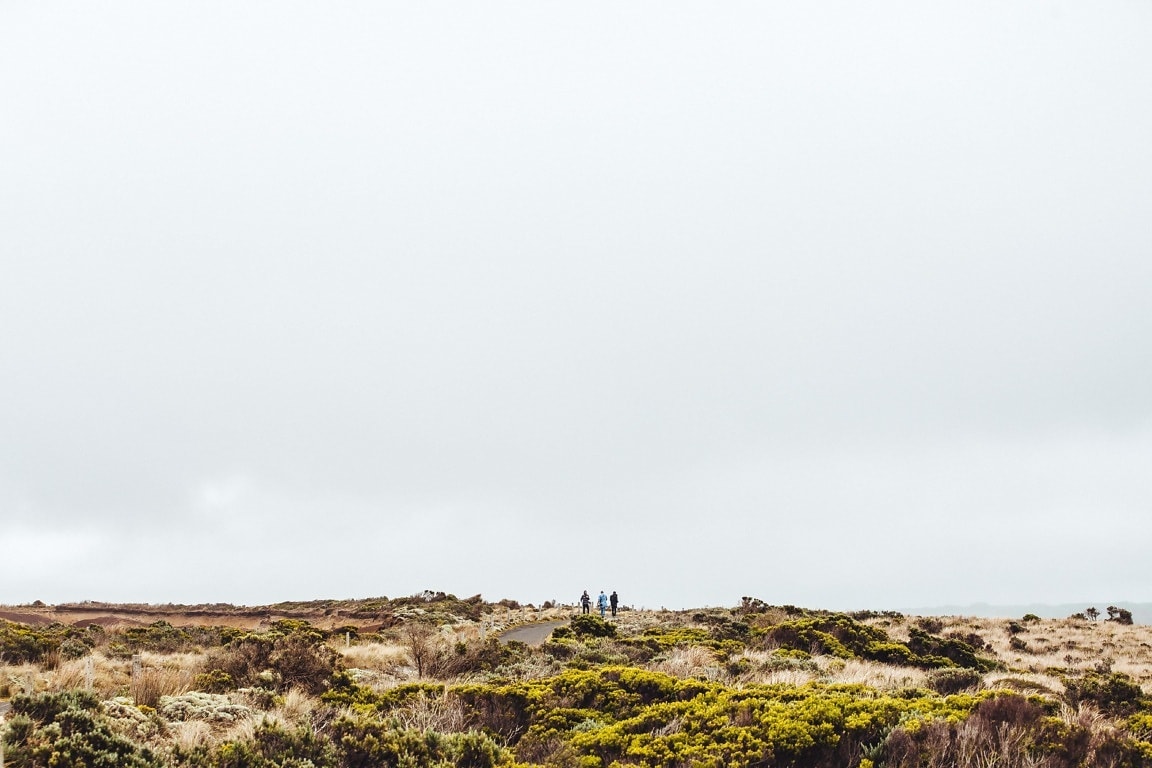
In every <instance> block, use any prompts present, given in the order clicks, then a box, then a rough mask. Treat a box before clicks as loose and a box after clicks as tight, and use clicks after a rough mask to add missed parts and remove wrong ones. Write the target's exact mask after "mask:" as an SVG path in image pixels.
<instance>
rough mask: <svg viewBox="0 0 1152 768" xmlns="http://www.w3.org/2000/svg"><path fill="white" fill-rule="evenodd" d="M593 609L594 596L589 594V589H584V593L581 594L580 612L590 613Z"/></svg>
mask: <svg viewBox="0 0 1152 768" xmlns="http://www.w3.org/2000/svg"><path fill="white" fill-rule="evenodd" d="M591 611H592V598H591V597H589V596H588V590H584V594H582V595H580V613H590V612H591Z"/></svg>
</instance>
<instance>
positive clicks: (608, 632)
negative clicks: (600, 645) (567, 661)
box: [552, 613, 616, 638]
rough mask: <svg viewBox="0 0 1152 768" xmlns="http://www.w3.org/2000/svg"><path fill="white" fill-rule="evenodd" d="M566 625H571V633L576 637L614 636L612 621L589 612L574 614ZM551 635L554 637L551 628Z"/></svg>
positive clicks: (614, 630) (614, 629)
mask: <svg viewBox="0 0 1152 768" xmlns="http://www.w3.org/2000/svg"><path fill="white" fill-rule="evenodd" d="M568 626H569V627H571V629H572V633H573V634H574V635H575V636H576V637H578V638H585V637H615V636H616V625H615V624H614V623H612V622H610V621H605V620H604V619H602V618H600V617H599V616H594V615H592V614H591V613H583V614H580V615H579V616H574V617H573V618H572V622H571V623H570V624H569V625H568ZM552 635H553V637H555V635H556V632H555V630H553V632H552Z"/></svg>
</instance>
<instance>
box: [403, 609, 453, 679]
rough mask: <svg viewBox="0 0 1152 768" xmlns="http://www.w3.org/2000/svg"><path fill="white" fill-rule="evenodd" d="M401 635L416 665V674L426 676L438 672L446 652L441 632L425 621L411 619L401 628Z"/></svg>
mask: <svg viewBox="0 0 1152 768" xmlns="http://www.w3.org/2000/svg"><path fill="white" fill-rule="evenodd" d="M401 636H402V637H403V640H404V645H405V646H406V647H407V649H408V655H409V656H410V657H411V658H412V664H413V665H415V667H416V675H417V676H418V677H424V676H425V675H434V674H436V672H437V671H438V670H439V668H440V664H441V662H442V661H443V658H444V654H445V649H444V643H443V642H442V640H441V638H440V633H439V632H437V631H436V629H435V628H434V627H432V626H430V625H428V624H425V623H423V622H419V621H409V622H407V623H406V624H405V625H404V629H403V630H401Z"/></svg>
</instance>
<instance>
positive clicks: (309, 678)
mask: <svg viewBox="0 0 1152 768" xmlns="http://www.w3.org/2000/svg"><path fill="white" fill-rule="evenodd" d="M342 666H343V665H342V660H341V657H340V654H338V653H337V652H336V651H334V650H333V649H332V648H330V647H328V646H327V645H325V644H324V636H323V634H322V633H319V632H315V631H312V630H311V629H310V628H303V629H302V628H293V629H291V631H290V633H289V634H283V633H281V632H277V631H273V632H268V633H264V634H255V633H252V634H247V635H242V636H240V637H237V638H235V639H233V640H232V641H231V642H229V643H228V644H227V645H226V646H225V647H223V648H220V649H217V650H214V651H213V652H211V653H210V654H209V656H208V658H207V659H206V661H205V663H204V667H205V669H204V672H203V673H201V675H200V676H199V677H198V678H197V680H199V681H200V682H203V683H205V684H206V685H208V686H209V687H211V688H212V690H213V691H215V692H222V691H223V690H227V686H228V685H229V683H231V685H232V686H234V687H237V688H242V687H250V686H260V687H265V688H271V689H273V690H276V691H286V690H288V689H290V688H300V689H301V690H304V691H307V692H308V693H311V694H314V695H318V694H320V693H322V692H323V691H325V690H326V689H327V688H328V686H329V684H330V682H331V678H332V675H333V674H334V673H335V672H336V671H338V670H340V669H341V668H342Z"/></svg>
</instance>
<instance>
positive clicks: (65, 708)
mask: <svg viewBox="0 0 1152 768" xmlns="http://www.w3.org/2000/svg"><path fill="white" fill-rule="evenodd" d="M12 711H13V713H14V714H15V717H13V718H12V720H11V721H10V723H9V731H8V734H7V736H6V737H5V743H6V744H7V745H8V746H7V748H6V751H5V759H6V760H7V764H9V765H11V766H14V767H15V768H66V767H67V768H72V767H73V766H77V767H80V766H83V767H87V766H117V768H120V767H123V768H162V766H163V763H162V761H161V760H160V759H159V758H157V757H156V756H155V755H154V754H153V753H152V752H150V751H149V750H147V749H145V748H142V747H140V746H138V745H136V744H135V743H134V742H132V741H131V740H130V739H128V738H126V737H124V736H121V735H119V734H117V733H116V732H115V731H113V729H112V728H111V727H110V724H109V720H108V718H107V717H105V716H104V715H103V714H102V713H101V711H100V702H99V701H98V700H97V698H96V696H95V695H94V694H92V693H90V692H88V691H67V692H63V693H40V694H32V695H26V694H22V695H20V696H17V697H16V698H14V699H13V700H12Z"/></svg>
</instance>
